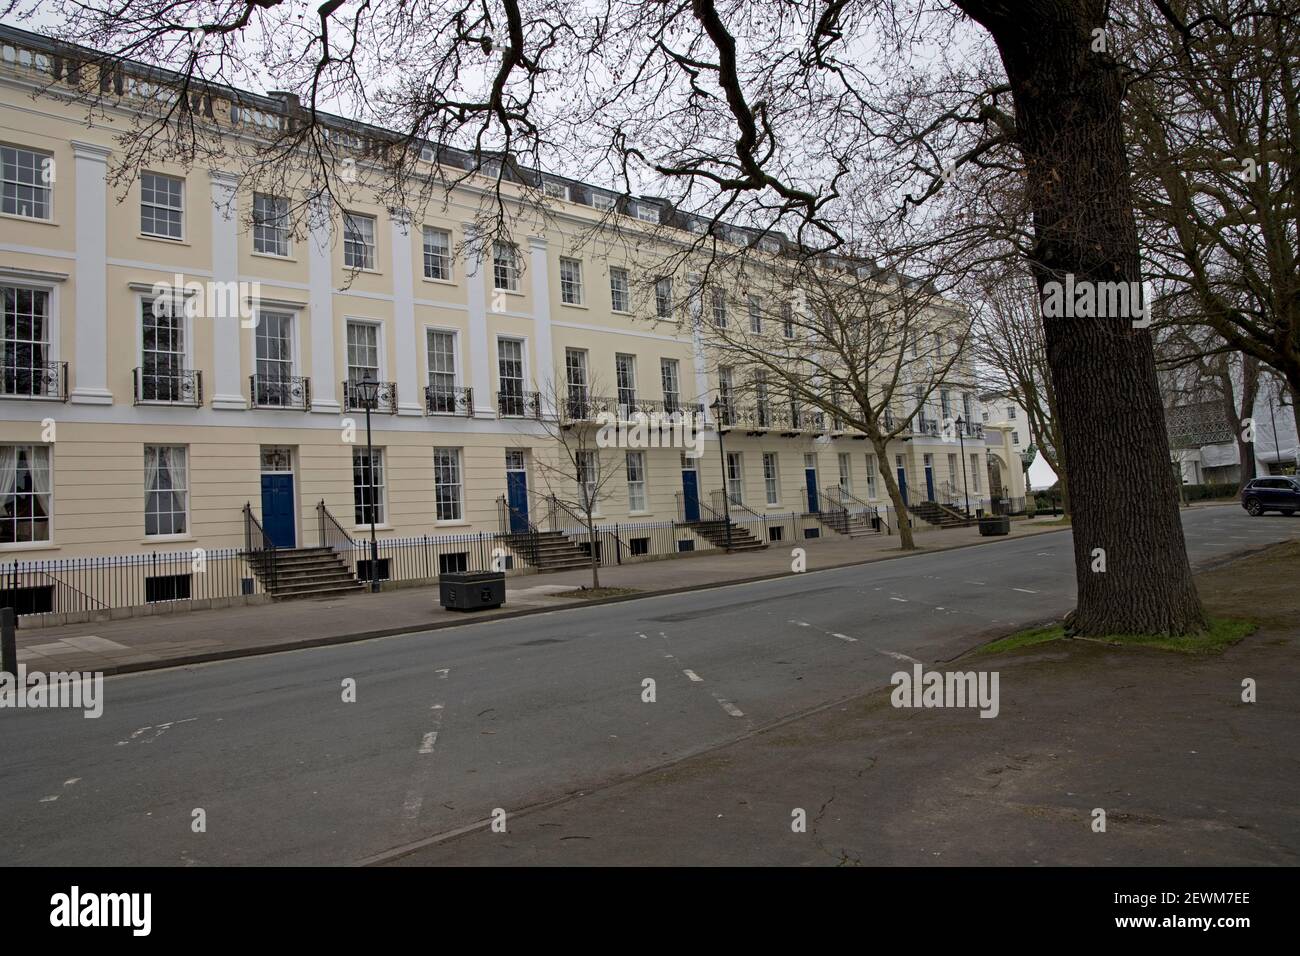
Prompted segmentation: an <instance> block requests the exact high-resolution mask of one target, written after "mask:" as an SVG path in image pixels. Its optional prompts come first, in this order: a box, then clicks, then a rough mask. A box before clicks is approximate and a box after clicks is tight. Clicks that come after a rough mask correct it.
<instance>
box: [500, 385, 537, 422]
mask: <svg viewBox="0 0 1300 956" xmlns="http://www.w3.org/2000/svg"><path fill="white" fill-rule="evenodd" d="M497 417H499V418H533V419H540V418H541V417H542V396H541V395H540V394H539V393H538V392H523V391H514V390H509V391H504V392H497Z"/></svg>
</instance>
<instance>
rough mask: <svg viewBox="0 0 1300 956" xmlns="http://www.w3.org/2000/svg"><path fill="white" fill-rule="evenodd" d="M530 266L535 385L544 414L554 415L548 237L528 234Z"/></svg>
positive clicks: (553, 358) (553, 356)
mask: <svg viewBox="0 0 1300 956" xmlns="http://www.w3.org/2000/svg"><path fill="white" fill-rule="evenodd" d="M528 249H529V256H530V261H529V264H528V267H529V269H530V270H531V272H532V276H533V356H534V361H535V362H536V364H537V378H536V387H537V391H538V393H539V394H540V395H541V410H542V414H543V415H546V416H547V417H551V416H554V414H555V408H554V405H555V402H554V398H555V390H554V388H553V385H552V381H553V379H554V378H555V354H554V352H552V346H551V270H550V269H549V268H548V266H549V265H550V263H549V262H548V260H547V255H546V239H545V238H544V237H542V236H529V237H528Z"/></svg>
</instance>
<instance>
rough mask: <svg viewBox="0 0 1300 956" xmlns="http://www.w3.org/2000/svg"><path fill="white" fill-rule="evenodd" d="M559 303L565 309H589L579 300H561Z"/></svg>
mask: <svg viewBox="0 0 1300 956" xmlns="http://www.w3.org/2000/svg"><path fill="white" fill-rule="evenodd" d="M560 305H562V306H563V307H564V308H566V309H581V310H582V311H583V312H587V311H589V307H588V306H586V305H584V304H583V303H581V302H565V301H563V300H561V301H560Z"/></svg>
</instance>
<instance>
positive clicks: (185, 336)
mask: <svg viewBox="0 0 1300 956" xmlns="http://www.w3.org/2000/svg"><path fill="white" fill-rule="evenodd" d="M159 298H168V299H170V301H171V303H172V309H173V310H174V312H175V313H176V314H177V316H178V319H179V322H180V334H181V351H180V352H178V353H173V354H177V355H179V356H180V362H181V365H180V368H181V371H182V372H184V371H185V370H187V369H192V368H193V367H194V366H193V364H192V363H193V358H192V356H193V342H194V321H193V317H192V315H191V311H192V310H190V309H187V308H186V307H185V300H184V296H183V294H182V292H181V291H180V290H179V289H177V290H173V291H172V292H170V293H163V296H161V297H159ZM154 300H155V296H154V295H153V294H152V293H141V294H139V295H137V296H136V315H137V317H138V321H137V322H136V325H135V353H136V358H137V361H138V362H139V364H140V370H141V382H140V385H141V394H140V398H139V401H140V402H141V404H148V405H153V404H158V405H174V404H176V403H177V401H178V399H146V398H145V397H144V380H143V376H144V367H145V361H144V357H145V348H144V322H145V310H146V309H148V310H151V311H152V308H153V303H154Z"/></svg>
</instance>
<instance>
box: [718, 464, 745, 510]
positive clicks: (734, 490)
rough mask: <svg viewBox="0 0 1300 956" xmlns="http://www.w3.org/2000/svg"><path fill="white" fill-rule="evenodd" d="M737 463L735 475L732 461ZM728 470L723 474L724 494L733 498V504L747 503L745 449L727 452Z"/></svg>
mask: <svg viewBox="0 0 1300 956" xmlns="http://www.w3.org/2000/svg"><path fill="white" fill-rule="evenodd" d="M733 462H734V463H735V466H736V467H735V472H736V473H735V475H732V467H731V466H732V463H733ZM726 466H727V470H726V473H725V474H724V475H723V481H722V485H723V488H724V489H725V491H724V494H726V496H727V497H728V498H730V499H731V503H732V504H733V505H743V504H744V503H745V453H744V452H743V451H729V452H727V460H726Z"/></svg>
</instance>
